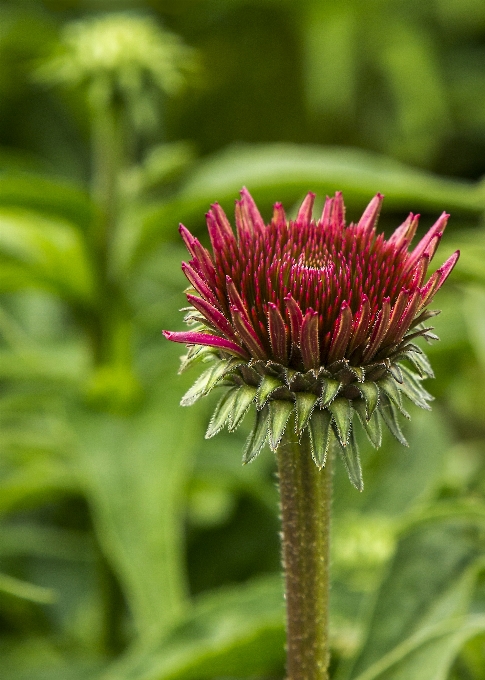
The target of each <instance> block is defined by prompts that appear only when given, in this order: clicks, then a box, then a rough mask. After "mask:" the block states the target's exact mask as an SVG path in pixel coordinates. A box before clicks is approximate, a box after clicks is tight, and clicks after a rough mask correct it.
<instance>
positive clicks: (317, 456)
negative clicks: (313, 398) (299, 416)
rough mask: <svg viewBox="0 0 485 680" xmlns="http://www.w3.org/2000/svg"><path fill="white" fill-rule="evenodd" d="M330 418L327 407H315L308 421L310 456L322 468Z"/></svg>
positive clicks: (326, 449) (329, 431)
mask: <svg viewBox="0 0 485 680" xmlns="http://www.w3.org/2000/svg"><path fill="white" fill-rule="evenodd" d="M331 420H332V416H331V414H330V412H329V411H327V409H319V408H316V409H315V410H314V411H313V413H312V417H311V419H310V422H309V423H308V429H309V431H310V443H311V446H312V456H313V460H314V461H315V463H316V465H317V466H318V467H319V468H323V467H324V466H325V462H326V460H327V452H328V445H329V437H330V434H331V429H330V422H331Z"/></svg>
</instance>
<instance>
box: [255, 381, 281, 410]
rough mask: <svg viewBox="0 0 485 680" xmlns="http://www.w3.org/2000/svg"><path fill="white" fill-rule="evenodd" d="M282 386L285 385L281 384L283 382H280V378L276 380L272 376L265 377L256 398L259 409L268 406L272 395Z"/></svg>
mask: <svg viewBox="0 0 485 680" xmlns="http://www.w3.org/2000/svg"><path fill="white" fill-rule="evenodd" d="M282 386H283V383H282V382H281V380H278V378H275V377H274V376H272V375H265V376H264V377H263V379H262V380H261V383H260V385H259V388H258V394H257V396H256V404H257V407H258V408H263V406H264V405H265V404H266V402H267V401H268V399H269V397H270V396H271V393H272V392H274V391H275V390H277V389H278V387H282Z"/></svg>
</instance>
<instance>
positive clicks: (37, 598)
mask: <svg viewBox="0 0 485 680" xmlns="http://www.w3.org/2000/svg"><path fill="white" fill-rule="evenodd" d="M0 592H3V593H7V594H8V595H13V596H14V597H20V598H22V599H23V600H30V601H31V602H38V603H40V604H50V603H52V602H54V600H55V597H56V595H55V592H54V591H53V590H51V589H50V588H43V587H42V586H38V585H35V584H34V583H27V581H21V580H20V579H18V578H14V577H13V576H9V575H8V574H1V573H0Z"/></svg>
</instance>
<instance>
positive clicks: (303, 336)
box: [300, 309, 320, 371]
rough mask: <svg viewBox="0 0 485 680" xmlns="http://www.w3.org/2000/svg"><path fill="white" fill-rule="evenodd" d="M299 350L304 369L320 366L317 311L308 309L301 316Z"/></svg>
mask: <svg viewBox="0 0 485 680" xmlns="http://www.w3.org/2000/svg"><path fill="white" fill-rule="evenodd" d="M300 350H301V356H302V359H303V364H304V366H305V369H306V370H307V371H309V370H310V369H312V368H318V367H319V366H320V341H319V337H318V313H317V312H314V311H313V309H309V310H308V311H307V313H306V314H305V316H304V317H303V323H302V325H301V333H300Z"/></svg>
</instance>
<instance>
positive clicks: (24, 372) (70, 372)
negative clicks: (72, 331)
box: [0, 345, 89, 384]
mask: <svg viewBox="0 0 485 680" xmlns="http://www.w3.org/2000/svg"><path fill="white" fill-rule="evenodd" d="M83 350H84V347H82V345H81V346H78V347H76V346H72V345H61V346H56V345H52V346H49V347H47V348H42V349H38V350H37V351H35V350H30V351H9V350H0V378H1V379H6V380H24V381H28V382H32V381H34V380H43V381H44V380H48V381H55V382H63V383H68V384H69V383H71V384H73V383H74V384H76V383H77V384H79V383H80V382H81V380H82V379H84V378H85V376H86V373H87V371H88V369H89V358H88V357H87V356H86V352H85V351H83Z"/></svg>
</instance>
